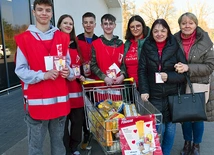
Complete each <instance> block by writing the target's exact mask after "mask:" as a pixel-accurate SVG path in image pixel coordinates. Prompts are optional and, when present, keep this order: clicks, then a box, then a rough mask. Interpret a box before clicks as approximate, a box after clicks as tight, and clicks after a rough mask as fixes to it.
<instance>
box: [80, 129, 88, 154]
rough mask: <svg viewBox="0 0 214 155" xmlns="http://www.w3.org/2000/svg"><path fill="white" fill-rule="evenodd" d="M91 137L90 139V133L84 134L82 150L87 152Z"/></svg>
mask: <svg viewBox="0 0 214 155" xmlns="http://www.w3.org/2000/svg"><path fill="white" fill-rule="evenodd" d="M89 137H90V133H89V134H84V138H83V141H82V143H81V145H80V148H81V149H83V150H85V149H86V147H87V146H88V142H89Z"/></svg>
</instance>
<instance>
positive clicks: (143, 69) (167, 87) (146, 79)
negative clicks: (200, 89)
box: [138, 35, 187, 122]
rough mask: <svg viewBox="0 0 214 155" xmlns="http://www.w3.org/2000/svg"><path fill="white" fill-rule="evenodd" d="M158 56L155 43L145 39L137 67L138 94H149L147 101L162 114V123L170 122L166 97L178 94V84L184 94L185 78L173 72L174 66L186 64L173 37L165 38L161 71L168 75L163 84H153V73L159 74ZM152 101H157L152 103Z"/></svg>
mask: <svg viewBox="0 0 214 155" xmlns="http://www.w3.org/2000/svg"><path fill="white" fill-rule="evenodd" d="M159 62H160V61H159V56H158V49H157V45H156V42H155V41H154V40H153V39H152V38H150V37H149V38H147V39H146V41H145V43H144V45H143V48H142V52H141V56H140V59H139V65H138V78H139V91H140V94H145V93H148V94H149V100H150V102H152V101H153V102H152V104H153V105H154V106H155V107H156V108H157V109H158V110H159V111H160V112H162V114H163V118H164V122H168V121H170V120H171V119H170V115H169V110H168V102H167V97H168V96H169V95H175V94H177V93H178V84H179V83H180V86H181V87H182V93H183V92H184V87H185V86H184V83H185V76H184V75H183V74H179V73H177V72H176V71H175V68H174V65H175V64H176V63H178V62H182V63H185V64H186V63H187V62H186V58H185V56H184V54H183V51H182V50H181V49H180V47H179V45H178V43H177V41H176V39H175V37H174V36H173V35H170V36H169V37H168V38H167V42H166V45H165V47H164V48H163V50H162V58H161V71H160V72H165V73H167V75H168V78H167V81H166V82H165V83H156V82H155V73H156V72H159V71H158V68H159ZM154 101H157V102H156V103H154Z"/></svg>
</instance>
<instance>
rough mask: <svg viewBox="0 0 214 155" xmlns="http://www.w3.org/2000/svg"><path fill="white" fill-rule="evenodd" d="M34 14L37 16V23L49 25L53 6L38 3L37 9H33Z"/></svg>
mask: <svg viewBox="0 0 214 155" xmlns="http://www.w3.org/2000/svg"><path fill="white" fill-rule="evenodd" d="M33 15H34V16H35V18H36V24H39V25H47V24H49V23H50V20H51V18H52V15H53V12H52V7H51V6H49V5H45V4H41V5H39V4H37V5H36V7H35V10H33Z"/></svg>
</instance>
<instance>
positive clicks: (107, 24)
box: [103, 22, 114, 27]
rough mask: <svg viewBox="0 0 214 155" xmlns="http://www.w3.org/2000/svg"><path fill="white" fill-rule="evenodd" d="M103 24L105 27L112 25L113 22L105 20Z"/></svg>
mask: <svg viewBox="0 0 214 155" xmlns="http://www.w3.org/2000/svg"><path fill="white" fill-rule="evenodd" d="M103 25H104V26H105V27H107V26H113V25H114V22H105V23H103Z"/></svg>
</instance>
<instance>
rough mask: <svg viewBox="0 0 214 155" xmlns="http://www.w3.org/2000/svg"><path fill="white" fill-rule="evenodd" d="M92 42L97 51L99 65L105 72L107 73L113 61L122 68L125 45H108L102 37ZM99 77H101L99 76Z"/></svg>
mask: <svg viewBox="0 0 214 155" xmlns="http://www.w3.org/2000/svg"><path fill="white" fill-rule="evenodd" d="M92 44H93V47H94V49H95V51H96V60H97V65H98V67H99V68H100V70H101V71H102V72H103V73H104V74H106V71H107V70H109V67H110V66H111V65H112V64H113V63H115V64H116V65H117V66H118V67H119V68H120V66H121V62H122V59H123V53H124V45H121V46H119V47H116V45H115V47H111V46H107V45H105V44H104V43H103V42H102V40H101V38H99V39H97V40H95V41H94V42H92ZM97 79H99V78H98V77H97Z"/></svg>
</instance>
